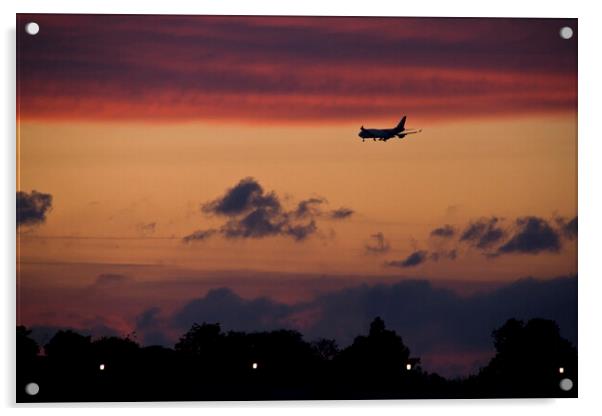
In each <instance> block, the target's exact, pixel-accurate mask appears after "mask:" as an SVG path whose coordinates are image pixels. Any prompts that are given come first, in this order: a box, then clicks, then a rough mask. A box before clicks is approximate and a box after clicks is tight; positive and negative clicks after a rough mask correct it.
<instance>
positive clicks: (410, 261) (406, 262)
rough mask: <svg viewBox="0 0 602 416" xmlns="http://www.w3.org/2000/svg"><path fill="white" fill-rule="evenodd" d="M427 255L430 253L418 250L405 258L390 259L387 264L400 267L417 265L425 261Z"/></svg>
mask: <svg viewBox="0 0 602 416" xmlns="http://www.w3.org/2000/svg"><path fill="white" fill-rule="evenodd" d="M427 255H428V252H427V251H424V250H418V251H415V252H413V253H412V254H410V255H409V256H408V257H406V258H405V259H403V260H393V261H389V262H387V263H385V264H386V265H387V266H391V267H400V268H407V267H415V266H418V265H419V264H422V263H424V262H425V261H426V260H427V258H428V256H427Z"/></svg>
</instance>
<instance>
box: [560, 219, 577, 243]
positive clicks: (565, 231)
mask: <svg viewBox="0 0 602 416" xmlns="http://www.w3.org/2000/svg"><path fill="white" fill-rule="evenodd" d="M556 224H557V225H558V228H559V229H560V232H561V233H562V236H563V237H564V238H566V239H567V240H574V239H576V238H577V217H574V218H573V219H572V220H569V221H567V220H566V218H563V217H559V218H556Z"/></svg>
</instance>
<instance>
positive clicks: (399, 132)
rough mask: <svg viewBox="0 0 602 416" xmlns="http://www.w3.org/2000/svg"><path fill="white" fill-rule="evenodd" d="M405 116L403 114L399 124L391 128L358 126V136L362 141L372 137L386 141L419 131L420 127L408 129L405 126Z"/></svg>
mask: <svg viewBox="0 0 602 416" xmlns="http://www.w3.org/2000/svg"><path fill="white" fill-rule="evenodd" d="M405 124H406V116H403V117H402V119H401V121H400V122H399V124H397V126H395V127H394V128H392V129H365V128H364V126H362V127H360V132H359V134H358V136H359V137H361V138H362V141H364V140H366V139H372V140H374V141H376V140H379V141H383V142H386V141H387V140H389V139H392V138H393V137H399V138H400V139H403V138H404V137H406V135H408V134H414V133H420V132H421V131H422V129H410V130H407V129H406V128H405Z"/></svg>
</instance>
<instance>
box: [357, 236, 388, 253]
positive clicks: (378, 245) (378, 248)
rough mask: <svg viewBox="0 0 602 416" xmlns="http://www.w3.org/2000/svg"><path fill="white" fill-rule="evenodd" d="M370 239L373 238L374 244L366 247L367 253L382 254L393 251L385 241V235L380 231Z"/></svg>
mask: <svg viewBox="0 0 602 416" xmlns="http://www.w3.org/2000/svg"><path fill="white" fill-rule="evenodd" d="M370 238H372V240H373V242H372V243H370V244H366V245H365V246H364V248H365V250H366V253H368V254H382V253H386V252H388V251H389V250H390V249H391V245H390V244H389V242H388V241H387V240H386V239H385V235H384V234H383V233H381V232H380V231H379V232H377V233H376V234H372V235H371V236H370Z"/></svg>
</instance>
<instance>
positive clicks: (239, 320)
mask: <svg viewBox="0 0 602 416" xmlns="http://www.w3.org/2000/svg"><path fill="white" fill-rule="evenodd" d="M293 310H294V308H293V307H291V306H288V305H285V304H281V303H278V302H275V301H272V300H270V299H268V298H256V299H252V300H247V299H243V298H241V297H240V296H238V295H237V294H235V293H234V292H233V291H232V290H230V289H227V288H220V289H213V290H210V291H209V292H208V293H207V295H205V296H204V297H202V298H199V299H194V300H192V301H190V302H188V303H187V304H186V305H184V307H183V308H182V309H180V310H179V311H177V312H176V313H175V315H174V316H173V318H172V322H173V324H174V325H175V326H176V327H177V328H181V329H185V330H187V329H189V328H190V327H191V326H192V325H193V324H194V323H199V324H200V323H203V322H219V323H220V324H222V326H223V327H224V328H228V329H231V330H239V331H258V330H270V329H278V328H282V327H283V326H286V325H287V324H288V323H289V322H287V321H286V320H285V318H288V317H290V315H291V313H292V312H293Z"/></svg>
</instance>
